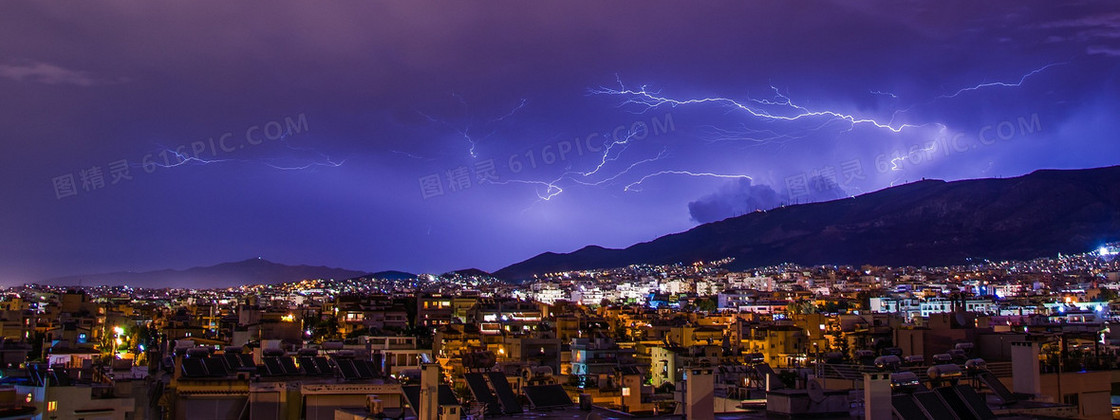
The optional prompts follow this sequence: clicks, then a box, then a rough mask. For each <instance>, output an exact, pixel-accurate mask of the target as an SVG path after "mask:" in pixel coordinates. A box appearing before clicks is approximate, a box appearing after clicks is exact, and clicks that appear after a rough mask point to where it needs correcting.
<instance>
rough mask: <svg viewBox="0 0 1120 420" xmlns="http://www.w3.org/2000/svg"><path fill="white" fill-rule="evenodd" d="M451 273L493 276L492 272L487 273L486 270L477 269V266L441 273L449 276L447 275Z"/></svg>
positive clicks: (461, 275)
mask: <svg viewBox="0 0 1120 420" xmlns="http://www.w3.org/2000/svg"><path fill="white" fill-rule="evenodd" d="M453 274H457V275H459V276H460V277H492V276H493V275H492V274H490V273H487V272H485V271H482V270H479V269H477V268H468V269H464V270H455V271H451V272H447V273H443V275H444V276H449V275H453Z"/></svg>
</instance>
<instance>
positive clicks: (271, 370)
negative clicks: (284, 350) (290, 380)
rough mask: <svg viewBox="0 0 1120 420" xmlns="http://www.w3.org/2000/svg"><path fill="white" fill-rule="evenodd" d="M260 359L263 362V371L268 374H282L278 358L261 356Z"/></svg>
mask: <svg viewBox="0 0 1120 420" xmlns="http://www.w3.org/2000/svg"><path fill="white" fill-rule="evenodd" d="M261 361H262V362H264V371H265V373H266V374H268V375H269V376H280V375H283V374H284V367H283V366H280V359H279V358H276V357H262V358H261Z"/></svg>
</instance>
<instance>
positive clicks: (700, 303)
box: [697, 297, 719, 312]
mask: <svg viewBox="0 0 1120 420" xmlns="http://www.w3.org/2000/svg"><path fill="white" fill-rule="evenodd" d="M697 309H700V310H702V311H707V312H711V311H715V310H716V309H719V300H717V299H716V297H708V298H703V299H697Z"/></svg>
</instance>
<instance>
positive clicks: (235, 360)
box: [222, 353, 242, 370]
mask: <svg viewBox="0 0 1120 420" xmlns="http://www.w3.org/2000/svg"><path fill="white" fill-rule="evenodd" d="M237 356H239V355H238V354H237V353H226V354H223V355H222V357H223V358H225V359H226V367H229V368H230V370H237V369H238V368H240V367H242V365H241V359H240V358H239V357H237Z"/></svg>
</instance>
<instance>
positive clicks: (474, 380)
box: [463, 373, 501, 414]
mask: <svg viewBox="0 0 1120 420" xmlns="http://www.w3.org/2000/svg"><path fill="white" fill-rule="evenodd" d="M463 378H464V379H466V381H467V387H468V388H470V389H471V395H474V399H475V401H478V402H479V404H485V405H486V412H487V414H501V407H499V404H498V397H496V396H494V394H493V393H491V392H490V387H489V386H487V385H486V379H483V377H482V374H481V373H468V374H466V375H463Z"/></svg>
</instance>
